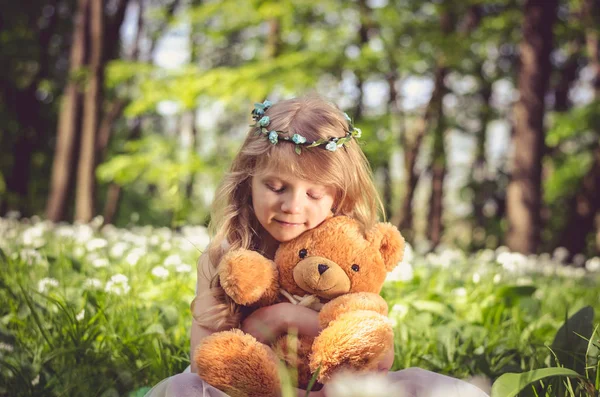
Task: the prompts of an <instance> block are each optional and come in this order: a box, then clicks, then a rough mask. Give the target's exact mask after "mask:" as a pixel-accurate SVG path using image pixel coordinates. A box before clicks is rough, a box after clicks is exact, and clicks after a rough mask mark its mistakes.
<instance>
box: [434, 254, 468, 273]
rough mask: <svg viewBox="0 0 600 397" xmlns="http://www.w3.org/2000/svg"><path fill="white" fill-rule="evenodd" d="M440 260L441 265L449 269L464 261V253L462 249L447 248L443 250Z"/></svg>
mask: <svg viewBox="0 0 600 397" xmlns="http://www.w3.org/2000/svg"><path fill="white" fill-rule="evenodd" d="M438 260H439V265H440V266H441V267H442V268H444V269H448V268H450V267H451V266H452V265H455V264H458V263H460V262H462V261H463V260H464V254H463V252H462V251H460V250H456V249H446V250H443V251H442V252H441V254H440V255H439V258H438Z"/></svg>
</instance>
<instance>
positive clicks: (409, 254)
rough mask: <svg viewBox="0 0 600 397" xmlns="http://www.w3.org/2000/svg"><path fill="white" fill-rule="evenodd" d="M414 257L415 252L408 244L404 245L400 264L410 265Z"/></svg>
mask: <svg viewBox="0 0 600 397" xmlns="http://www.w3.org/2000/svg"><path fill="white" fill-rule="evenodd" d="M414 257H415V251H414V250H413V247H412V246H411V245H410V244H409V243H405V244H404V255H403V256H402V262H408V263H412V261H413V259H414Z"/></svg>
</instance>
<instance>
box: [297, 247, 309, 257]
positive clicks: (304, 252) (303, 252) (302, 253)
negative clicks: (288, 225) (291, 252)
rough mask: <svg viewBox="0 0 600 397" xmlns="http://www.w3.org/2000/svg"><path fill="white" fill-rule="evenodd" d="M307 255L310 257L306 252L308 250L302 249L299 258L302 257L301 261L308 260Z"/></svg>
mask: <svg viewBox="0 0 600 397" xmlns="http://www.w3.org/2000/svg"><path fill="white" fill-rule="evenodd" d="M306 255H308V251H307V250H306V248H302V249H301V250H300V252H298V256H299V257H300V259H304V258H306Z"/></svg>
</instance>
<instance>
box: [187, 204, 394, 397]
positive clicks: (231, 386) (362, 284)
mask: <svg viewBox="0 0 600 397" xmlns="http://www.w3.org/2000/svg"><path fill="white" fill-rule="evenodd" d="M403 251H404V239H403V238H402V236H401V234H400V232H399V231H398V229H397V228H396V227H394V226H393V225H391V224H389V223H382V222H380V223H377V224H376V225H375V226H373V227H372V228H371V229H369V230H366V231H363V230H362V229H361V226H360V224H359V223H358V222H357V221H356V220H354V219H352V218H349V217H347V216H335V217H331V218H329V219H327V220H325V221H324V222H323V223H322V224H321V225H319V226H318V227H316V228H314V229H312V230H309V231H306V232H304V233H303V234H301V235H300V236H298V237H296V238H295V239H293V240H291V241H289V242H284V243H281V244H280V246H279V247H278V249H277V251H276V253H275V257H274V260H272V261H271V260H269V259H267V258H265V257H264V256H263V255H261V254H260V253H258V252H256V251H250V250H243V249H239V250H232V251H230V252H228V253H227V254H225V255H224V257H223V258H222V260H221V261H220V263H219V265H218V267H217V271H218V273H219V279H220V283H221V286H222V287H223V290H224V291H225V293H226V294H228V295H229V296H230V297H231V298H232V299H233V300H234V301H235V302H236V303H237V304H239V305H242V306H244V307H247V308H249V309H250V310H252V309H256V308H258V307H262V306H266V305H271V304H274V303H278V302H283V301H290V302H292V303H294V304H301V305H305V306H308V307H312V308H314V309H315V310H320V311H319V324H320V326H321V328H322V331H321V332H320V334H319V335H318V336H317V337H316V338H314V339H312V338H310V337H307V336H303V335H300V336H297V338H296V342H295V343H293V344H290V343H291V342H290V341H292V340H293V339H291V338H288V337H286V336H284V337H280V338H279V339H278V340H277V341H276V342H274V344H273V345H272V346H267V345H265V344H262V343H260V342H258V341H257V340H256V339H255V338H254V337H253V336H251V335H249V334H246V333H244V332H243V331H241V330H239V329H232V330H228V331H220V332H216V333H213V334H212V335H210V336H208V337H206V338H205V339H204V340H203V341H202V343H201V344H200V345H199V346H198V348H197V350H196V352H195V354H194V360H195V362H196V364H197V366H198V375H200V376H201V377H202V379H204V380H205V381H206V382H208V383H209V384H211V385H213V386H215V387H217V388H218V389H220V390H222V391H224V392H226V393H227V394H229V395H230V396H234V397H235V396H250V397H259V396H265V397H266V396H277V395H280V393H281V380H280V375H279V374H280V370H281V365H282V364H281V362H282V361H280V360H283V362H286V363H287V365H288V366H292V367H294V369H295V370H296V371H297V385H298V387H300V388H306V387H307V386H308V383H309V381H310V379H311V377H313V374H315V373H317V375H315V376H316V377H317V379H318V382H320V383H326V382H327V381H328V380H329V378H330V377H331V375H332V374H333V373H334V372H336V371H337V370H340V369H343V370H352V371H369V370H374V369H375V368H376V366H377V363H378V362H379V361H380V360H381V359H382V357H383V355H384V354H385V353H386V352H388V351H389V350H390V349H392V348H393V343H394V341H393V330H392V326H391V323H390V321H389V320H388V318H387V312H388V306H387V303H386V302H385V300H384V299H383V298H381V296H380V295H379V292H380V291H381V288H382V286H383V283H384V281H385V277H386V274H387V273H388V272H390V271H391V270H393V268H394V267H395V266H396V265H397V264H398V263H399V262H400V261H401V260H402V255H403Z"/></svg>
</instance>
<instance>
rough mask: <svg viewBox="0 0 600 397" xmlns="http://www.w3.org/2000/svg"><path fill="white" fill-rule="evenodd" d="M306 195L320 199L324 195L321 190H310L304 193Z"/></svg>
mask: <svg viewBox="0 0 600 397" xmlns="http://www.w3.org/2000/svg"><path fill="white" fill-rule="evenodd" d="M306 194H307V195H308V197H310V198H311V199H313V200H320V199H322V198H323V196H324V195H325V194H324V193H322V192H311V191H309V192H308V193H306Z"/></svg>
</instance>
